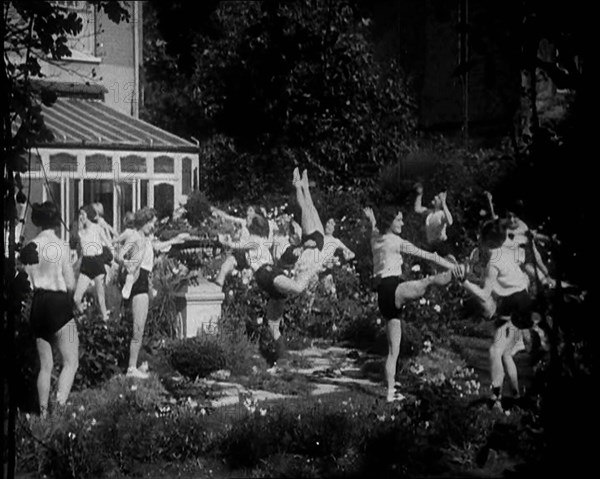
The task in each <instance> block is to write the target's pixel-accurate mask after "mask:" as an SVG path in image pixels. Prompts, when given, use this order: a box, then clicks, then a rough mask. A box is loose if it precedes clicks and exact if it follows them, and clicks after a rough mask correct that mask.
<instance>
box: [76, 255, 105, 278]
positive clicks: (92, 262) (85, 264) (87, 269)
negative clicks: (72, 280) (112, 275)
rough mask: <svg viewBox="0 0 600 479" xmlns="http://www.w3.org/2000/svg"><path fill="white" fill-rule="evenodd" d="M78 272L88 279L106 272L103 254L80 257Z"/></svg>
mask: <svg viewBox="0 0 600 479" xmlns="http://www.w3.org/2000/svg"><path fill="white" fill-rule="evenodd" d="M79 272H80V273H81V274H84V275H85V276H87V277H88V278H90V279H94V278H96V277H97V276H100V275H103V274H106V269H105V268H104V258H103V256H102V255H98V256H84V257H83V258H81V268H79Z"/></svg>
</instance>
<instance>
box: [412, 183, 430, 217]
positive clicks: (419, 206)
mask: <svg viewBox="0 0 600 479" xmlns="http://www.w3.org/2000/svg"><path fill="white" fill-rule="evenodd" d="M428 211H429V209H428V208H426V207H425V206H423V186H422V185H421V184H420V183H417V197H416V198H415V213H419V214H423V213H427V212H428Z"/></svg>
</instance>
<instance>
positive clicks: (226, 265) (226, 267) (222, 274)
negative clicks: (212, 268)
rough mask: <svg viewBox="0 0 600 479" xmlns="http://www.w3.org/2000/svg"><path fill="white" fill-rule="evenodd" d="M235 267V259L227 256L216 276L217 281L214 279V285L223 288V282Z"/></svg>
mask: <svg viewBox="0 0 600 479" xmlns="http://www.w3.org/2000/svg"><path fill="white" fill-rule="evenodd" d="M236 266H237V261H236V259H235V257H233V256H228V257H227V258H226V259H225V261H224V262H223V264H222V265H221V269H220V270H219V274H218V275H217V279H215V283H217V284H218V285H219V286H221V287H223V285H224V284H225V280H226V279H227V277H228V276H229V275H230V274H231V273H232V272H233V270H234V269H235V267H236Z"/></svg>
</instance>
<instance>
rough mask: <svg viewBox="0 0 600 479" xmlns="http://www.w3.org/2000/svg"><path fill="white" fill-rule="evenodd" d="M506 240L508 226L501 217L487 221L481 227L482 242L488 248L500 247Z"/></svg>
mask: <svg viewBox="0 0 600 479" xmlns="http://www.w3.org/2000/svg"><path fill="white" fill-rule="evenodd" d="M504 241H506V226H505V224H504V221H502V220H500V219H495V220H490V221H486V222H485V223H484V224H483V226H482V227H481V243H482V244H483V245H484V246H486V247H487V248H490V249H494V248H500V246H502V244H503V243H504Z"/></svg>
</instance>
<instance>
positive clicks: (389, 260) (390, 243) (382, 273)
mask: <svg viewBox="0 0 600 479" xmlns="http://www.w3.org/2000/svg"><path fill="white" fill-rule="evenodd" d="M403 244H404V240H403V239H402V238H400V236H398V235H397V234H394V233H385V234H383V235H379V234H376V233H375V234H374V235H373V236H372V237H371V250H372V252H373V276H376V277H379V278H387V277H389V276H402V263H403V262H404V260H403V259H402V254H401V252H402V246H403Z"/></svg>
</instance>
